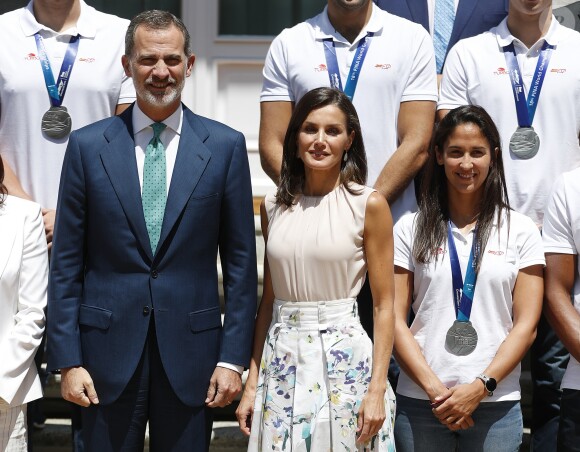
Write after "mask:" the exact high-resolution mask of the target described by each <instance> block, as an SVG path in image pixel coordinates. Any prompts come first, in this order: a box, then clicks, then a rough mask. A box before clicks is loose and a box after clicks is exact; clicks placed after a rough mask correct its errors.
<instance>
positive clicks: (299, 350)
mask: <svg viewBox="0 0 580 452" xmlns="http://www.w3.org/2000/svg"><path fill="white" fill-rule="evenodd" d="M365 180H366V158H365V152H364V146H363V141H362V137H361V131H360V125H359V121H358V117H357V115H356V111H355V110H354V107H353V106H352V103H351V102H350V101H349V99H348V98H347V97H346V96H345V95H344V94H343V93H342V92H340V91H337V90H334V89H330V88H318V89H315V90H313V91H310V92H309V93H307V94H306V95H305V96H304V97H303V98H302V99H301V100H300V102H299V103H298V104H297V105H296V108H295V109H294V112H293V114H292V118H291V120H290V124H289V127H288V131H287V133H286V138H285V142H284V153H283V162H282V171H281V177H280V186H279V188H278V190H277V192H276V194H275V195H268V196H266V199H265V200H264V202H263V203H262V206H261V217H262V230H263V232H264V238H265V240H266V257H265V263H264V291H263V295H262V301H261V304H260V308H259V311H258V317H257V322H256V331H255V336H254V353H253V358H252V363H251V366H250V373H249V376H248V380H247V382H246V387H245V391H244V395H243V397H242V400H241V402H240V406H239V408H238V410H237V416H238V420H239V422H240V428H241V429H242V431H244V433H246V434H248V435H250V446H249V450H251V451H265V450H286V451H323V450H334V451H339V450H340V451H342V450H361V451H362V450H365V451H392V450H394V439H393V417H394V410H395V401H394V395H393V392H392V390H391V388H390V386H389V383H388V380H387V367H388V363H389V357H390V354H391V348H392V341H393V323H394V322H393V237H392V219H391V214H390V211H389V207H388V205H387V202H386V201H385V199H384V198H383V197H382V196H381V195H379V194H378V193H377V192H376V191H375V190H373V189H372V188H369V187H365V186H364V183H365ZM367 271H368V273H369V277H370V282H371V288H372V292H373V299H374V302H373V304H374V319H375V320H374V335H375V336H374V337H375V343H374V345H373V343H372V342H371V340H370V339H369V337H368V336H367V334H366V333H365V331H364V329H363V328H362V326H361V324H360V321H359V318H358V314H357V304H356V297H357V295H358V293H359V291H360V288H361V287H362V284H363V282H364V279H365V277H366V274H367Z"/></svg>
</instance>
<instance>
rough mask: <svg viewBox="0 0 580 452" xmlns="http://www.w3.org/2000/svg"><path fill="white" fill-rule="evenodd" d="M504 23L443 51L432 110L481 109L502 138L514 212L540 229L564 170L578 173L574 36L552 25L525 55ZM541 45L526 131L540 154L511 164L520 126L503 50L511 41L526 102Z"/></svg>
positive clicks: (577, 36) (579, 116) (578, 69)
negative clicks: (536, 92)
mask: <svg viewBox="0 0 580 452" xmlns="http://www.w3.org/2000/svg"><path fill="white" fill-rule="evenodd" d="M506 20H507V19H504V20H503V21H502V22H501V23H500V24H499V25H498V26H497V27H494V28H492V29H491V30H490V31H489V32H485V33H482V34H480V35H478V36H475V37H473V38H468V39H464V40H462V41H459V42H458V43H457V44H456V45H455V46H454V47H453V48H452V49H451V51H450V52H449V55H448V57H447V60H446V62H445V68H444V71H443V79H442V81H441V96H440V99H439V105H438V109H440V110H441V109H453V108H456V107H459V106H461V105H466V104H473V105H480V106H482V107H483V108H485V109H486V110H487V112H488V113H489V114H490V115H491V117H492V118H493V120H494V121H495V123H496V125H497V127H498V129H499V132H500V136H501V140H502V141H501V143H502V150H503V163H504V167H505V174H506V182H507V188H508V195H509V200H510V204H511V206H512V208H514V209H515V210H517V211H518V212H521V213H523V214H525V215H528V216H529V217H530V218H532V220H534V221H535V222H536V224H538V225H540V224H541V223H542V218H543V211H544V207H545V205H546V202H547V196H548V193H549V189H548V188H547V187H551V186H552V183H553V182H554V180H555V179H556V178H557V177H558V176H559V175H560V174H562V173H563V172H564V171H569V170H571V169H574V168H577V167H579V166H580V146H579V145H578V135H579V133H580V58H578V49H580V33H578V32H576V31H574V30H570V29H569V28H566V27H563V26H561V25H560V24H559V23H558V21H557V20H555V19H554V18H552V23H551V25H550V29H549V30H548V33H547V34H546V36H545V37H544V38H542V39H540V40H539V41H538V42H537V43H536V44H534V45H533V46H532V47H531V48H530V49H529V50H528V49H527V48H526V47H525V45H524V44H523V43H521V42H520V41H519V40H518V39H516V38H515V37H514V36H513V35H511V33H510V32H509V30H508V28H507V23H506ZM544 41H547V42H548V43H549V44H551V45H554V46H555V47H556V48H555V49H554V51H553V52H552V58H551V60H550V64H549V66H548V72H547V73H546V77H545V79H544V84H543V87H542V91H541V95H540V99H539V102H538V107H537V110H536V115H535V117H534V121H533V124H532V126H533V127H534V130H535V131H536V132H537V134H538V136H539V137H540V150H539V152H538V154H537V155H536V156H535V157H533V158H531V159H529V160H521V159H518V158H515V157H514V156H513V155H512V153H511V152H510V150H509V141H510V138H511V135H512V134H513V133H514V132H515V130H516V128H517V126H518V121H517V115H516V107H515V101H514V96H513V92H512V85H511V83H510V78H509V74H508V71H507V65H506V60H505V57H504V54H503V51H502V47H503V46H506V45H508V44H510V43H511V42H514V47H515V49H516V54H517V59H518V64H519V66H520V69H521V72H522V74H523V82H524V87H525V91H526V95H527V92H528V89H529V87H530V84H531V82H532V78H533V75H534V71H535V69H536V63H537V61H538V55H539V50H540V49H541V47H542V45H543V44H544Z"/></svg>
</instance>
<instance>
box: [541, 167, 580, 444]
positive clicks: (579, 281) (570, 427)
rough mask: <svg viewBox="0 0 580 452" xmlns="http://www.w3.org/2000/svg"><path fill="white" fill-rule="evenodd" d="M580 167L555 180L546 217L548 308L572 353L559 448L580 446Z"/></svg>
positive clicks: (552, 319) (564, 388)
mask: <svg viewBox="0 0 580 452" xmlns="http://www.w3.org/2000/svg"><path fill="white" fill-rule="evenodd" d="M579 202H580V169H575V170H574V171H570V172H567V173H564V174H562V175H561V176H560V177H559V178H558V180H557V181H556V182H555V184H554V187H553V189H552V195H551V196H550V200H549V201H548V205H547V206H546V214H545V216H544V231H543V234H542V237H543V241H544V251H545V253H546V264H547V266H546V273H545V276H546V303H545V308H544V312H545V313H546V317H547V318H548V320H549V321H550V324H551V325H552V327H553V328H554V330H555V331H556V333H557V334H558V336H559V337H560V339H561V340H562V342H563V343H564V345H565V346H566V348H567V349H568V351H569V352H570V362H569V363H568V367H567V368H566V373H565V374H564V378H563V380H562V389H563V393H562V402H561V407H560V425H559V429H558V445H557V447H558V451H561V452H568V451H573V450H577V449H578V445H579V444H580V434H579V431H578V425H579V424H580V363H579V361H580V340H578V338H579V337H580V272H579V269H578V250H579V249H580V205H579V204H578V203H579Z"/></svg>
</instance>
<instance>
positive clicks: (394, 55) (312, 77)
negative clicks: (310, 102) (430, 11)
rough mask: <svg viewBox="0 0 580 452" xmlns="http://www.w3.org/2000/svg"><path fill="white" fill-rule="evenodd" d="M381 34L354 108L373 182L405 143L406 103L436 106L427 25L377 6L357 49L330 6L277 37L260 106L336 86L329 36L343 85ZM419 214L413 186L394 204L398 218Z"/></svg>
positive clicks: (369, 57)
mask: <svg viewBox="0 0 580 452" xmlns="http://www.w3.org/2000/svg"><path fill="white" fill-rule="evenodd" d="M367 32H374V33H375V34H374V36H373V37H372V38H371V39H370V47H369V48H368V51H367V53H366V57H365V60H364V63H363V66H362V69H361V71H360V76H359V81H358V84H357V87H356V91H355V94H354V97H353V104H354V106H355V107H356V109H357V113H358V115H359V119H360V123H361V127H362V133H363V138H364V143H365V149H366V153H367V161H368V181H367V185H371V186H372V185H373V184H374V183H375V182H376V180H377V177H378V175H379V173H380V172H381V170H382V169H383V167H384V166H385V164H386V163H387V160H389V158H390V157H391V155H393V153H394V152H395V150H396V149H397V146H398V138H397V117H398V114H399V108H400V104H401V102H406V101H416V100H426V101H435V102H436V101H437V79H436V73H435V57H434V54H433V43H432V41H431V38H430V36H429V34H428V33H427V32H426V31H425V29H424V28H423V27H421V26H420V25H418V24H415V23H412V22H410V21H408V20H406V19H402V18H400V17H397V16H394V15H392V14H389V13H387V12H386V11H383V10H381V9H380V8H378V7H377V6H376V5H373V11H372V16H371V18H370V20H369V22H368V23H367V25H366V26H365V27H364V28H363V30H362V31H361V33H360V34H359V36H358V37H357V39H355V40H354V42H353V43H352V44H351V43H350V42H348V41H347V40H346V39H345V38H344V37H342V35H340V34H339V33H338V32H337V31H335V30H334V27H333V26H332V25H331V23H330V21H329V19H328V14H327V12H326V8H325V9H324V11H323V12H322V13H320V14H319V15H317V16H315V17H313V18H311V19H309V20H307V21H306V22H302V23H300V24H298V25H296V26H295V27H293V28H288V29H286V30H284V31H282V33H280V35H278V36H277V37H276V38H275V39H274V41H273V42H272V45H271V46H270V50H269V51H268V56H267V57H266V62H265V66H264V84H263V87H262V94H261V96H260V101H261V102H270V101H292V102H297V101H298V100H300V98H301V97H302V96H303V95H304V94H306V93H307V92H308V91H310V90H312V89H314V88H318V87H321V86H330V82H329V79H328V71H327V67H326V57H325V55H324V43H323V39H325V38H332V39H333V42H334V48H335V49H336V56H337V61H338V66H339V69H340V76H341V80H342V86H343V88H344V87H345V85H346V80H347V77H348V73H349V71H350V66H351V63H352V60H353V58H354V56H355V53H356V50H357V47H358V44H359V41H360V40H361V39H362V38H364V37H365V36H366V34H367ZM416 209H417V203H416V200H415V193H414V187H413V183H410V184H409V186H408V187H407V189H406V190H405V192H403V193H402V194H401V196H400V197H399V199H398V200H397V201H396V202H395V203H394V204H393V205H392V206H391V210H392V214H393V217H394V218H395V220H396V219H398V218H399V217H400V216H401V215H403V214H404V213H407V212H412V211H415V210H416Z"/></svg>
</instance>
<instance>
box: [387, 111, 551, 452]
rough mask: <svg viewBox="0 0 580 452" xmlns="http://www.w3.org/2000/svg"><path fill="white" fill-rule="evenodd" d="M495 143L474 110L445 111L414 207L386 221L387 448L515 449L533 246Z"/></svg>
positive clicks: (538, 277)
mask: <svg viewBox="0 0 580 452" xmlns="http://www.w3.org/2000/svg"><path fill="white" fill-rule="evenodd" d="M500 143H501V142H500V137H499V133H498V131H497V128H496V127H495V125H494V123H493V121H492V119H491V118H490V116H489V115H488V114H487V113H486V112H485V110H483V109H482V108H481V107H477V106H464V107H459V108H457V109H455V110H452V111H451V112H450V113H449V114H448V115H447V116H446V117H445V118H444V119H443V120H442V121H441V122H440V123H439V125H438V128H437V130H436V132H435V137H434V142H433V146H432V150H431V153H430V156H429V161H428V163H427V165H426V168H425V174H424V179H423V182H422V188H421V198H422V199H421V202H420V206H419V211H418V212H417V213H416V214H412V215H408V216H406V217H403V218H402V219H401V220H400V221H399V222H398V223H397V224H396V226H395V231H394V232H395V315H396V326H395V353H396V356H397V360H398V362H399V363H400V365H401V369H402V370H403V372H402V373H401V376H400V379H399V384H398V387H397V415H396V422H395V440H396V446H397V450H398V451H403V452H404V451H414V450H415V451H422V450H437V451H456V450H459V451H463V450H465V451H472V450H486V451H487V450H490V451H492V450H494V451H499V450H501V451H517V450H519V446H520V443H521V439H522V430H523V424H522V414H521V408H520V404H519V400H520V386H519V376H520V361H521V360H522V358H523V356H524V354H525V353H526V350H527V349H528V347H529V346H530V345H531V343H532V341H533V339H534V337H535V330H536V324H537V322H538V319H539V316H540V313H541V307H542V295H543V278H542V268H543V266H544V254H543V249H542V242H541V237H540V233H539V231H538V229H537V227H536V226H535V225H534V223H533V222H532V221H531V220H530V219H529V218H528V217H525V216H523V215H521V214H518V213H517V212H514V211H511V210H510V208H509V202H508V197H507V193H506V182H505V177H504V170H503V163H502V153H501V145H500ZM410 308H412V310H413V313H414V319H413V321H412V323H411V326H410V327H409V326H408V323H407V319H408V313H409V309H410Z"/></svg>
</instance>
